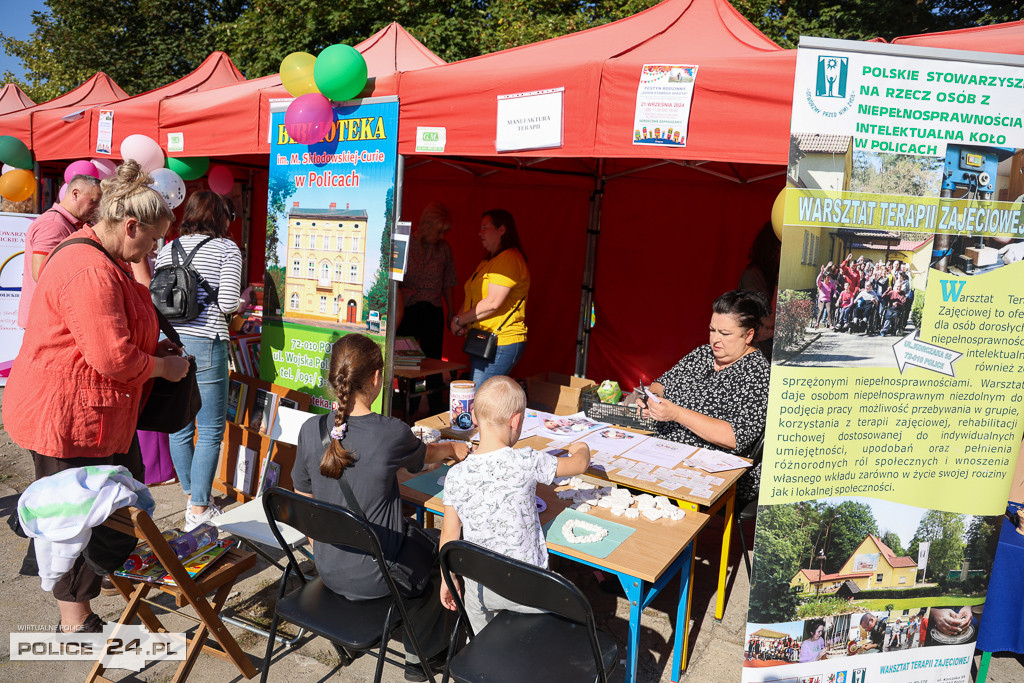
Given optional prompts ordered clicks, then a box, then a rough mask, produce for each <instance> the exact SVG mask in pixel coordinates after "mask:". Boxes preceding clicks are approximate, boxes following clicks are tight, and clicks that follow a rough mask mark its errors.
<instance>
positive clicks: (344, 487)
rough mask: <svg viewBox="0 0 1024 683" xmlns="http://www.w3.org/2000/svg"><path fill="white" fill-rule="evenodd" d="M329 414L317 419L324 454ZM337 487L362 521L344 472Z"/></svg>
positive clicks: (329, 431)
mask: <svg viewBox="0 0 1024 683" xmlns="http://www.w3.org/2000/svg"><path fill="white" fill-rule="evenodd" d="M330 417H331V414H330V413H327V414H326V415H321V416H320V417H319V418H317V420H318V422H319V425H318V426H319V427H320V444H321V445H322V446H323V447H324V453H326V452H327V449H328V448H329V447H330V445H331V428H330V426H329V424H328V423H329V422H330ZM338 486H340V487H341V494H342V495H343V496H345V500H347V501H348V505H349V507H350V508H351V509H352V511H353V512H355V513H356V514H358V515H359V516H360V517H362V518H363V519H364V520H365V519H366V513H365V512H363V508H362V506H361V505H360V504H359V501H358V500H357V499H356V493H355V491H353V490H352V485H351V484H349V483H348V482H347V481H346V480H345V470H342V471H341V476H340V477H338Z"/></svg>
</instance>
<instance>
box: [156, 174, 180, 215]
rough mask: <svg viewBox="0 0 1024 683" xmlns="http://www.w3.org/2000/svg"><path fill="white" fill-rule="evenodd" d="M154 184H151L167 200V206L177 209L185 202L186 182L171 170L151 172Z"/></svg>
mask: <svg viewBox="0 0 1024 683" xmlns="http://www.w3.org/2000/svg"><path fill="white" fill-rule="evenodd" d="M149 175H151V176H153V182H151V183H150V184H149V186H150V187H152V188H153V189H154V190H156V191H157V192H159V193H160V196H161V197H163V198H164V199H166V200H167V206H169V207H171V208H172V209H176V208H178V207H179V206H181V203H182V202H183V201H185V181H184V180H182V179H181V176H180V175H178V174H177V173H175V172H174V171H172V170H171V169H169V168H158V169H155V170H154V171H152V172H150V174H149Z"/></svg>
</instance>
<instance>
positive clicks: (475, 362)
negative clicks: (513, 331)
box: [469, 342, 526, 388]
mask: <svg viewBox="0 0 1024 683" xmlns="http://www.w3.org/2000/svg"><path fill="white" fill-rule="evenodd" d="M524 349H526V342H516V343H515V344H506V345H504V346H498V349H497V351H495V353H494V360H484V359H483V358H481V357H480V356H470V357H469V369H470V370H471V371H472V372H473V382H474V383H475V384H476V386H477V388H479V387H480V385H481V384H482V383H483V382H484V380H486V379H489V378H491V377H494V376H495V375H507V374H508V373H509V372H511V371H512V368H514V367H515V366H516V363H518V362H519V359H520V358H522V357H523V350H524Z"/></svg>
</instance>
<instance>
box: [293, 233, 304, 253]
mask: <svg viewBox="0 0 1024 683" xmlns="http://www.w3.org/2000/svg"><path fill="white" fill-rule="evenodd" d="M292 246H293V247H295V248H296V249H298V248H299V247H301V246H302V233H301V232H299V231H298V230H296V231H295V239H293V240H292Z"/></svg>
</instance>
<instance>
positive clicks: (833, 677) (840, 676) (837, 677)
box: [828, 671, 846, 683]
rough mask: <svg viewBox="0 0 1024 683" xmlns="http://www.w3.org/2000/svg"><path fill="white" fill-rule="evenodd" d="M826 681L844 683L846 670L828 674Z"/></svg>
mask: <svg viewBox="0 0 1024 683" xmlns="http://www.w3.org/2000/svg"><path fill="white" fill-rule="evenodd" d="M828 683H846V672H845V671H837V672H835V673H834V674H829V675H828Z"/></svg>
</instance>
